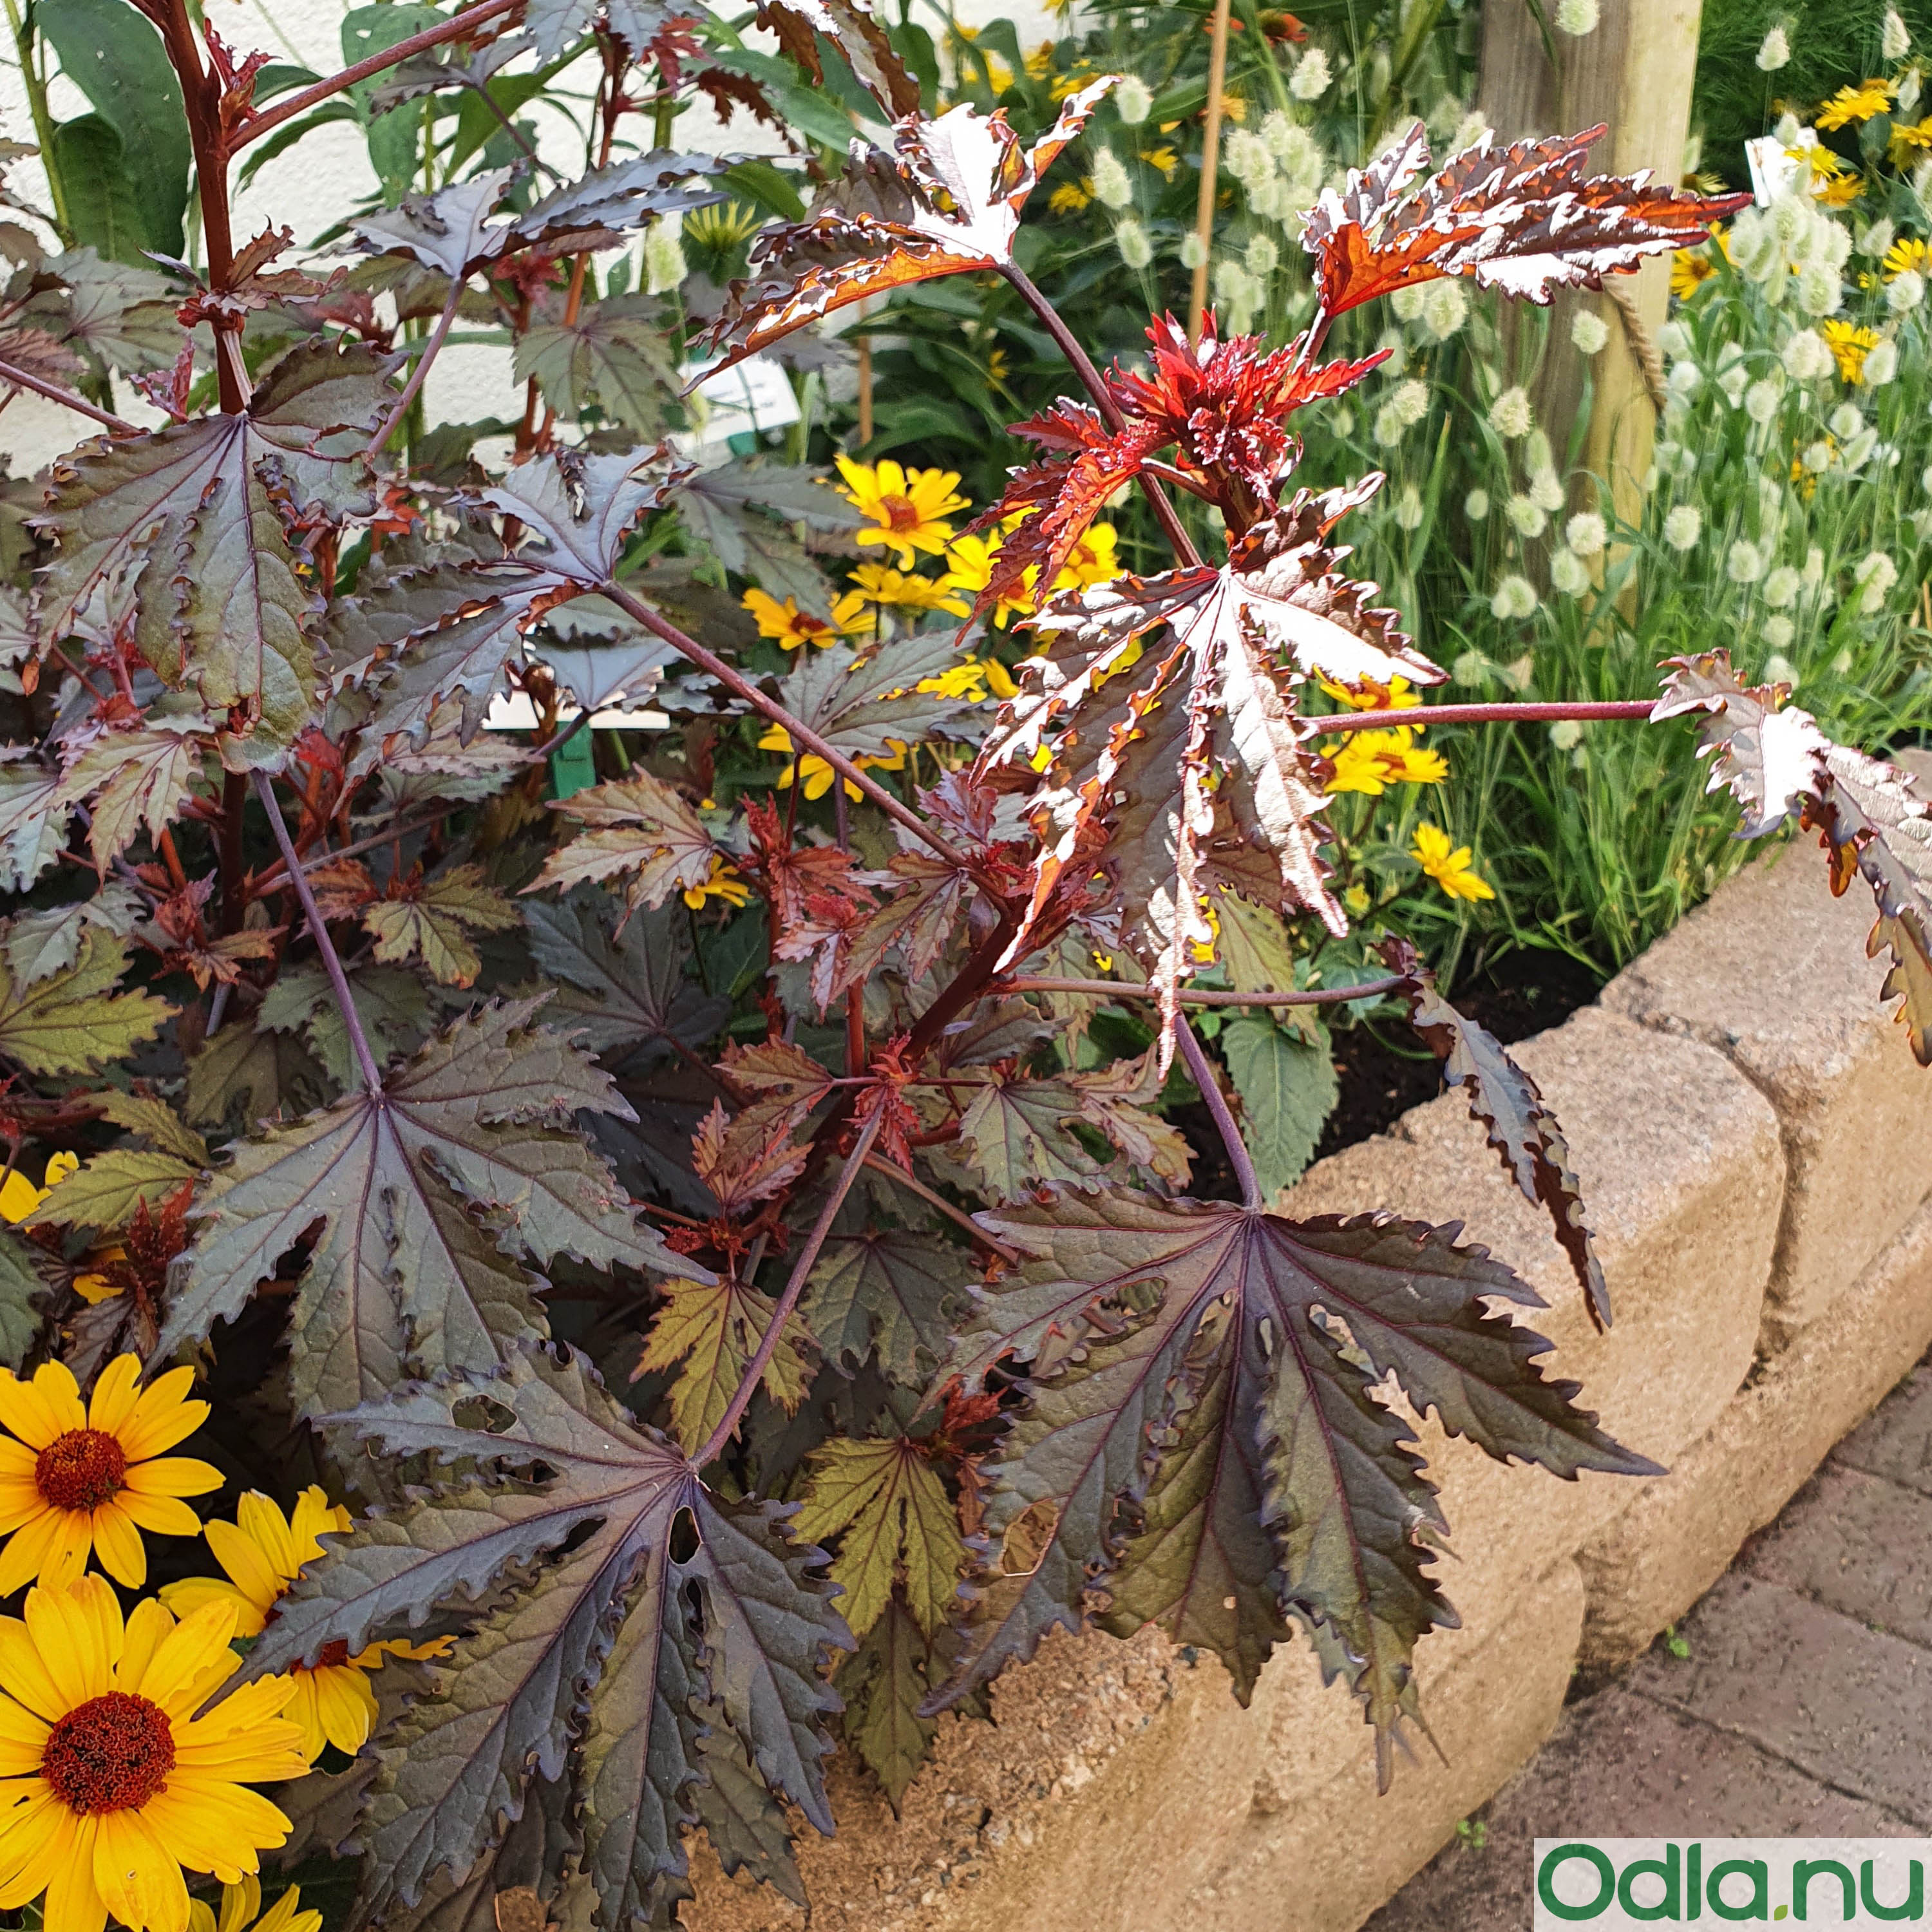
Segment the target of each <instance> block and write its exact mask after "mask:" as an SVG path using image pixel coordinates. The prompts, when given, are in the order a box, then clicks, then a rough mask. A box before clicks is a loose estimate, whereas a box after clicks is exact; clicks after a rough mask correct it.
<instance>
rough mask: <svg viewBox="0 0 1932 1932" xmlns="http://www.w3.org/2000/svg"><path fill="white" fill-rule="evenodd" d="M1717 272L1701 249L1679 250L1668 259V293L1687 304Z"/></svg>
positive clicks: (1713, 264)
mask: <svg viewBox="0 0 1932 1932" xmlns="http://www.w3.org/2000/svg"><path fill="white" fill-rule="evenodd" d="M1717 272H1718V269H1717V264H1716V263H1714V262H1713V261H1712V260H1711V259H1710V257H1709V256H1707V255H1706V254H1705V253H1704V251H1703V249H1702V248H1679V250H1677V251H1676V253H1675V254H1673V255H1672V257H1671V258H1670V293H1672V294H1673V296H1676V298H1677V299H1678V300H1679V302H1688V300H1689V299H1691V296H1694V295H1695V294H1696V293H1697V291H1698V290H1700V289H1701V288H1702V287H1703V286H1704V284H1706V282H1708V281H1709V280H1710V279H1711V278H1712V276H1713V275H1715V274H1716V273H1717Z"/></svg>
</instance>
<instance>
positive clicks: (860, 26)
mask: <svg viewBox="0 0 1932 1932" xmlns="http://www.w3.org/2000/svg"><path fill="white" fill-rule="evenodd" d="M757 20H758V25H759V26H761V27H766V28H769V29H770V30H771V31H772V33H774V34H776V35H777V37H778V45H779V46H781V47H782V48H783V49H784V51H785V52H787V53H788V54H789V55H790V56H791V57H792V58H793V60H795V61H796V62H798V64H799V66H801V67H802V68H805V70H806V71H808V73H809V74H811V77H812V78H813V79H814V80H823V79H824V77H825V72H824V69H823V68H822V67H821V66H820V65H819V58H818V37H819V35H820V34H823V35H824V37H825V38H826V40H828V41H829V42H830V43H831V44H832V46H834V47H835V48H836V49H838V52H839V53H840V54H841V55H843V56H844V60H845V62H846V64H847V65H848V66H849V67H850V68H851V70H852V72H853V77H855V78H856V80H857V81H858V83H859V85H860V86H862V87H863V88H864V89H865V92H867V93H868V94H869V95H871V97H872V98H873V99H874V101H877V103H878V104H879V105H880V107H882V108H883V109H884V110H885V111H886V115H888V116H889V117H893V116H897V115H915V114H916V113H918V112H919V83H918V82H917V81H916V80H914V79H913V77H912V76H911V75H910V74H908V73H907V71H906V67H905V63H904V62H903V61H901V59H900V58H899V57H898V52H896V50H895V49H894V47H893V46H892V40H891V39H890V38H889V36H888V35H887V34H886V30H885V28H884V27H883V26H882V25H881V24H880V21H879V19H878V17H877V15H876V14H875V13H874V12H873V11H872V10H871V7H869V6H868V5H866V4H865V0H759V6H758V13H757Z"/></svg>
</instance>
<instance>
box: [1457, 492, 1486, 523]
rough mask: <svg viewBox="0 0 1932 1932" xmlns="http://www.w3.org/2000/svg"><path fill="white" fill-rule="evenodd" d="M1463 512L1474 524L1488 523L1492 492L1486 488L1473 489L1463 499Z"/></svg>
mask: <svg viewBox="0 0 1932 1932" xmlns="http://www.w3.org/2000/svg"><path fill="white" fill-rule="evenodd" d="M1463 515H1464V516H1466V517H1468V518H1469V520H1470V522H1471V523H1487V522H1488V520H1489V516H1490V493H1489V492H1488V490H1471V491H1470V492H1469V494H1468V495H1467V496H1465V497H1464V498H1463Z"/></svg>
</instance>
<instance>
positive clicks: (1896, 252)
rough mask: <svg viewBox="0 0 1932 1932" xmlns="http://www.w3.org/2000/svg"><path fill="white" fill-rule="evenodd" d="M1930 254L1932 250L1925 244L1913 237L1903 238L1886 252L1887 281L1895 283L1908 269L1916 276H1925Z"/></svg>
mask: <svg viewBox="0 0 1932 1932" xmlns="http://www.w3.org/2000/svg"><path fill="white" fill-rule="evenodd" d="M1928 254H1932V249H1928V248H1927V246H1926V245H1925V244H1924V242H1921V241H1919V240H1918V239H1916V238H1915V237H1912V236H1901V237H1900V239H1898V240H1897V241H1896V242H1894V243H1893V244H1892V245H1891V247H1890V248H1888V249H1887V250H1886V251H1885V280H1886V281H1888V282H1894V281H1897V279H1898V278H1899V277H1900V275H1903V274H1904V273H1905V272H1906V269H1911V270H1912V272H1914V273H1915V274H1916V275H1924V272H1925V263H1926V257H1927V255H1928Z"/></svg>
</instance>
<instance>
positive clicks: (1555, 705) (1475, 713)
mask: <svg viewBox="0 0 1932 1932" xmlns="http://www.w3.org/2000/svg"><path fill="white" fill-rule="evenodd" d="M1656 708H1657V700H1655V698H1651V697H1630V698H1621V697H1620V698H1604V699H1598V698H1577V699H1574V700H1573V699H1569V698H1559V699H1555V700H1551V701H1550V702H1549V703H1541V702H1539V703H1523V704H1435V705H1428V704H1424V705H1413V704H1412V705H1409V706H1406V708H1404V709H1401V710H1389V709H1382V710H1376V711H1341V712H1336V713H1335V714H1334V716H1332V717H1328V718H1310V719H1308V720H1307V723H1308V725H1309V727H1310V729H1311V730H1316V731H1372V730H1377V729H1382V730H1386V729H1387V728H1388V727H1389V726H1390V725H1391V724H1406V725H1408V726H1409V727H1411V728H1412V729H1418V728H1420V727H1421V726H1423V725H1424V724H1557V723H1559V722H1560V721H1562V719H1564V718H1576V719H1577V720H1578V721H1580V722H1584V723H1589V722H1592V721H1595V722H1597V723H1601V722H1603V721H1605V720H1607V719H1614V718H1627V719H1630V720H1632V721H1640V720H1643V719H1646V718H1649V715H1651V713H1652V712H1653V711H1654V710H1655V709H1656Z"/></svg>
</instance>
